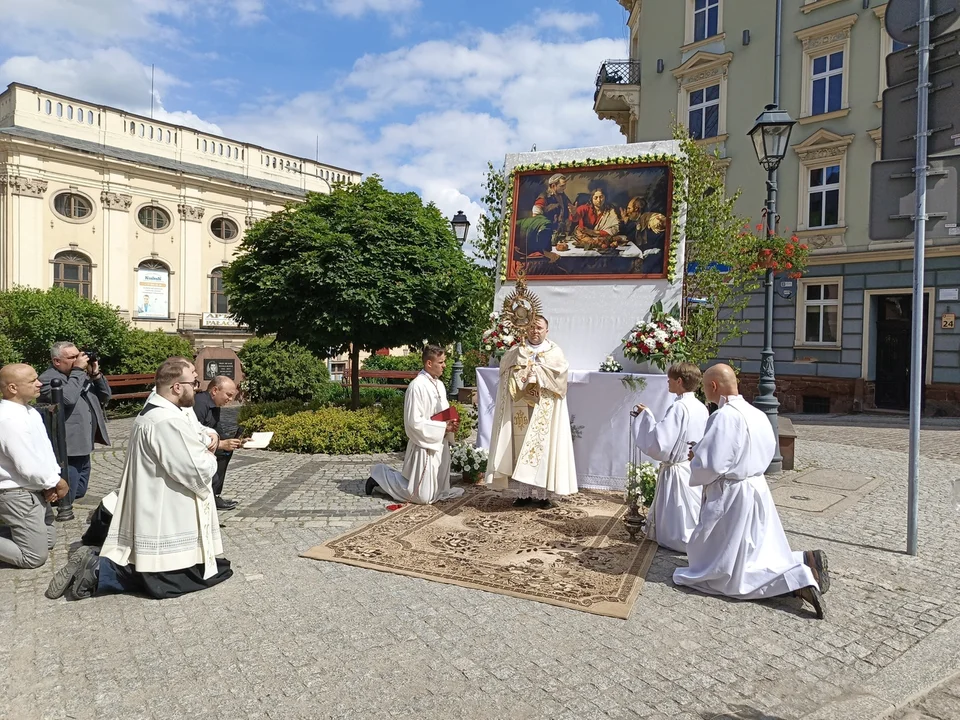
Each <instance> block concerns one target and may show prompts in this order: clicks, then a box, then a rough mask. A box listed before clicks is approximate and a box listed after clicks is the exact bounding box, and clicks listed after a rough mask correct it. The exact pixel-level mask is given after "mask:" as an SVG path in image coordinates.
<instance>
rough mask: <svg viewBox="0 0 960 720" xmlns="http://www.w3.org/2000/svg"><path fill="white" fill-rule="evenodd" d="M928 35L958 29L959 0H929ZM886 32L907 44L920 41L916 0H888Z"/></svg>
mask: <svg viewBox="0 0 960 720" xmlns="http://www.w3.org/2000/svg"><path fill="white" fill-rule="evenodd" d="M930 13H931V15H933V20H932V21H931V22H930V37H931V38H936V37H939V36H940V35H943V34H944V33H948V32H951V31H953V30H958V29H960V0H930ZM884 22H885V24H886V27H887V34H888V35H889V36H890V37H892V38H893V39H894V40H896V41H898V42H902V43H906V44H907V45H917V44H918V43H919V42H920V28H919V27H918V23H919V22H920V3H919V2H917V0H890V2H888V3H887V12H886V16H885V21H884Z"/></svg>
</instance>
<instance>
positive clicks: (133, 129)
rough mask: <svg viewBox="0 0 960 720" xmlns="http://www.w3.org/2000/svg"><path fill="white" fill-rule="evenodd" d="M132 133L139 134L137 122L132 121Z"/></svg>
mask: <svg viewBox="0 0 960 720" xmlns="http://www.w3.org/2000/svg"><path fill="white" fill-rule="evenodd" d="M130 134H131V135H136V134H137V124H136V123H130Z"/></svg>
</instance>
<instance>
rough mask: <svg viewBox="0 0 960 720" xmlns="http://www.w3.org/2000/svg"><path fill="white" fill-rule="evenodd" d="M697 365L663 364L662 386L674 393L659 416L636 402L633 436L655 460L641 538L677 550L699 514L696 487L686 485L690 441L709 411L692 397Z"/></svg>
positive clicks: (683, 545) (703, 425)
mask: <svg viewBox="0 0 960 720" xmlns="http://www.w3.org/2000/svg"><path fill="white" fill-rule="evenodd" d="M700 377H701V376H700V368H698V367H697V366H696V365H694V364H692V363H678V364H677V365H673V366H671V367H670V369H669V370H667V388H668V389H669V390H670V392H671V393H673V394H674V395H676V399H675V400H674V402H673V404H672V405H671V406H670V407H669V408H668V409H667V412H666V413H665V414H664V416H663V419H662V420H661V421H660V422H657V419H656V417H654V415H653V412H652V411H651V410H650V408H648V407H645V406H644V405H637V406H636V408H634V412H635V413H638V415H637V422H636V433H637V435H636V441H637V447H638V448H639V449H640V452H642V453H643V454H645V455H647V456H649V457H651V458H653V459H654V460H658V461H659V462H660V470H659V472H658V474H657V486H656V490H655V491H654V495H653V503H652V505H651V507H650V509H649V512H648V513H647V538H648V539H650V540H652V541H653V542H655V543H657V544H658V545H661V546H662V547H665V548H670V549H671V550H676V551H677V552H686V551H687V541H689V540H690V536H691V535H692V534H693V531H694V529H696V527H697V521H698V520H699V519H700V495H701V490H700V488H699V487H696V488H694V487H690V460H689V457H688V456H689V454H690V446H691V445H692V444H694V443H698V442H700V440H701V439H702V438H703V432H704V430H705V429H706V426H707V418H709V417H710V413H709V412H707V407H706V406H705V405H704V404H703V403H702V402H700V401H699V400H697V397H696V395H694V391H695V390H696V389H697V387H698V386H699V385H700Z"/></svg>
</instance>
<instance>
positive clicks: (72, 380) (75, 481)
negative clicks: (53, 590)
mask: <svg viewBox="0 0 960 720" xmlns="http://www.w3.org/2000/svg"><path fill="white" fill-rule="evenodd" d="M91 355H92V357H91ZM55 379H59V380H61V381H62V382H63V405H64V415H65V416H66V433H67V464H68V466H69V474H70V477H69V483H70V494H69V495H67V497H65V498H63V499H61V500H60V503H59V511H58V513H57V520H58V521H61V522H62V521H65V520H72V519H73V517H74V515H73V501H74V500H78V499H80V498H82V497H83V496H84V495H85V494H86V492H87V484H88V483H89V482H90V453H91V452H93V445H94V443H95V442H99V443H100V444H101V445H109V444H110V438H109V437H108V435H107V421H106V418H105V417H104V415H103V408H104V406H106V404H107V402H108V401H109V400H110V397H111V395H112V393H111V392H110V386H109V385H107V379H106V378H105V377H104V376H103V373H101V372H100V363H99V360H98V358H97V356H96V354H95V353H91V354H89V355H88V354H87V353H86V352H81V351H80V350H78V349H77V346H76V345H74V344H73V343H71V342H57V343H54V344H53V346H52V347H51V348H50V367H48V368H47V369H46V370H44V371H43V373H42V374H41V375H40V382H41V383H42V387H41V389H40V398H39V402H41V403H52V402H53V396H52V394H51V388H50V383H51V381H53V380H55Z"/></svg>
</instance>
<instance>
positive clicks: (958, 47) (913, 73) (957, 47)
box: [887, 32, 960, 87]
mask: <svg viewBox="0 0 960 720" xmlns="http://www.w3.org/2000/svg"><path fill="white" fill-rule="evenodd" d="M952 65H960V32H952V33H950V34H949V35H944V36H942V37H938V38H937V39H936V40H935V41H934V42H933V47H932V48H931V50H930V72H932V73H935V72H939V71H940V70H943V69H945V68H948V67H950V66H952ZM918 70H919V61H918V60H917V48H916V47H908V48H904V49H903V50H897V52H893V53H890V54H889V55H887V87H893V86H895V85H903V84H904V83H913V85H914V87H916V84H917V71H918Z"/></svg>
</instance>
